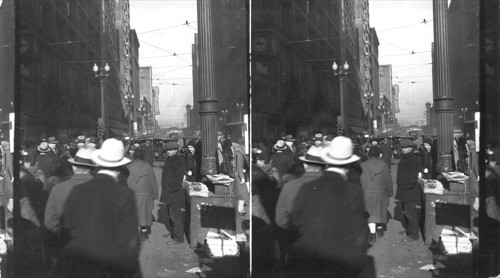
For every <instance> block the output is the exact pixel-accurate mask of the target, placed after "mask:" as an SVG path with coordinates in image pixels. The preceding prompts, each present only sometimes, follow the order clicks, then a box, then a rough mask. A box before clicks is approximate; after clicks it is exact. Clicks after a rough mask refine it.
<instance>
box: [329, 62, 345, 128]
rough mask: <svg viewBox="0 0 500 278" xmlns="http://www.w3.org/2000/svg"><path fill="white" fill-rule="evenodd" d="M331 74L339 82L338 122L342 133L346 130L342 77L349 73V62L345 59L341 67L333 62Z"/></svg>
mask: <svg viewBox="0 0 500 278" xmlns="http://www.w3.org/2000/svg"><path fill="white" fill-rule="evenodd" d="M332 69H333V75H334V76H335V77H337V78H338V79H339V82H340V124H341V125H342V126H343V128H344V133H346V132H347V130H348V129H349V128H348V122H347V119H348V115H347V113H348V110H347V105H346V104H345V101H346V99H347V98H346V97H345V95H344V84H343V83H344V82H343V81H344V77H345V76H347V75H348V74H349V64H348V63H347V61H346V62H345V63H344V65H343V66H342V67H339V66H338V65H337V63H336V62H333V65H332Z"/></svg>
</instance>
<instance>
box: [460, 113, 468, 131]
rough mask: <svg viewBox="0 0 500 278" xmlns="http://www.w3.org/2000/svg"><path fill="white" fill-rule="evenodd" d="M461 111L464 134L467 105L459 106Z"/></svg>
mask: <svg viewBox="0 0 500 278" xmlns="http://www.w3.org/2000/svg"><path fill="white" fill-rule="evenodd" d="M460 111H462V133H463V134H465V115H466V113H467V107H462V108H460Z"/></svg>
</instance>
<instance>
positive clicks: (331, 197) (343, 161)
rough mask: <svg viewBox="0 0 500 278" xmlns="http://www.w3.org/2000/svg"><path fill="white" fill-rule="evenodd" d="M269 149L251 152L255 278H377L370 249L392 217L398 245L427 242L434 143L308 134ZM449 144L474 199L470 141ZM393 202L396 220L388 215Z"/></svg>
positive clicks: (494, 169)
mask: <svg viewBox="0 0 500 278" xmlns="http://www.w3.org/2000/svg"><path fill="white" fill-rule="evenodd" d="M271 141H273V142H275V143H274V144H272V145H271V144H266V143H265V140H259V139H258V140H256V141H255V142H254V143H253V148H252V153H253V156H254V159H253V161H254V165H253V170H252V175H253V179H252V186H253V187H252V190H253V191H252V194H253V197H252V198H253V200H256V202H254V207H255V208H254V213H253V216H252V217H253V219H254V222H253V223H254V226H253V230H252V232H253V236H254V241H253V248H254V253H253V254H254V257H253V261H254V264H253V265H254V268H253V273H255V274H257V276H256V277H276V276H281V277H375V270H374V267H373V260H372V258H370V257H369V256H367V250H368V249H369V248H370V247H371V246H374V245H375V244H376V240H377V238H381V237H384V236H385V231H386V230H387V223H388V221H389V219H390V217H392V218H394V219H395V220H398V221H400V222H401V225H402V228H403V229H402V230H401V231H399V234H401V235H402V236H403V237H402V239H401V240H402V241H403V242H420V243H422V244H423V241H420V237H423V234H422V226H423V219H422V216H423V214H422V213H423V211H422V205H423V196H424V194H423V182H424V181H425V180H426V179H436V178H437V177H438V173H437V171H436V165H437V143H436V140H435V139H434V140H431V138H424V139H423V140H422V141H421V143H422V144H421V145H419V144H418V141H417V140H412V139H410V138H402V139H400V140H398V141H394V143H397V145H394V144H393V141H392V140H391V138H382V139H378V138H367V140H360V138H356V137H352V138H347V137H344V136H331V135H330V136H325V135H323V134H322V133H321V132H314V133H313V135H312V136H311V138H310V139H309V140H302V141H301V142H299V140H294V139H293V137H292V136H283V137H282V138H278V139H276V140H271ZM455 141H456V142H457V144H455V146H456V149H457V152H456V153H455V155H454V156H453V158H452V160H453V161H452V168H450V169H449V171H450V172H451V171H461V172H465V173H466V174H467V175H469V176H470V178H471V179H473V180H471V181H470V183H469V185H470V186H471V194H472V197H474V199H475V200H476V201H477V200H478V196H479V195H478V192H479V189H478V170H477V169H478V161H477V152H476V149H475V143H474V141H473V140H471V139H470V138H468V139H467V140H465V139H464V138H462V139H460V138H456V140H455ZM287 142H288V144H287ZM290 142H291V143H292V145H293V146H294V147H293V148H292V147H290ZM269 146H272V147H271V148H270V147H269ZM460 146H462V147H460ZM492 148H493V147H491V146H490V149H491V151H490V153H491V155H489V156H488V161H489V162H488V163H489V166H488V169H489V170H487V179H488V182H487V183H488V184H489V188H490V190H489V191H488V192H489V194H490V196H491V197H489V198H490V199H488V204H492V203H494V201H493V200H494V197H493V196H496V198H498V196H499V195H498V192H500V190H498V186H499V185H498V180H499V179H498V177H499V175H498V174H499V173H500V171H499V170H498V169H499V168H498V166H496V164H495V163H496V162H495V161H496V155H498V154H499V153H500V151H498V150H496V151H493V150H492ZM270 149H272V151H270ZM396 154H397V155H398V156H397V160H398V166H397V172H396V173H393V174H395V177H396V179H395V180H394V181H393V178H391V164H392V162H393V161H394V159H395V158H396ZM490 181H491V182H490ZM493 188H495V189H493ZM394 193H395V194H394ZM392 197H394V198H395V203H396V208H395V210H394V213H395V214H394V215H391V212H389V210H388V209H389V203H390V198H392ZM495 200H498V199H495ZM496 204H498V203H496ZM493 208H496V210H495V209H493ZM398 209H399V210H400V211H399V212H400V214H399V215H396V213H397V210H398ZM474 210H476V212H477V210H478V206H477V205H474ZM498 211H499V210H498V205H488V213H489V215H491V216H490V217H491V218H492V219H495V217H496V218H497V219H498V218H500V217H499V216H498V215H500V214H499V213H498ZM347 216H348V217H347ZM497 224H498V221H492V223H491V225H492V227H497V226H494V225H497ZM494 229H498V228H494ZM499 246H500V245H499ZM431 247H432V246H431ZM497 252H498V251H497ZM497 257H498V256H497ZM308 275H309V276H308Z"/></svg>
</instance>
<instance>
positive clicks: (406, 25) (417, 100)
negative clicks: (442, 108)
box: [369, 0, 434, 124]
mask: <svg viewBox="0 0 500 278" xmlns="http://www.w3.org/2000/svg"><path fill="white" fill-rule="evenodd" d="M369 6H370V27H372V28H375V30H376V31H377V36H378V39H379V42H380V45H379V64H380V65H388V64H390V65H392V80H393V84H399V108H400V111H401V113H397V114H396V117H397V118H398V120H399V122H400V123H402V124H408V123H409V122H411V123H412V124H413V123H417V121H418V120H419V119H423V118H425V103H426V102H430V103H431V104H432V103H433V95H432V64H431V63H432V57H431V44H432V42H433V41H434V32H433V14H432V0H407V1H404V0H397V1H396V0H369ZM424 20H425V21H424ZM412 52H414V53H415V54H411V53H412Z"/></svg>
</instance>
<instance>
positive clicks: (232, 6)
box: [187, 0, 249, 140]
mask: <svg viewBox="0 0 500 278" xmlns="http://www.w3.org/2000/svg"><path fill="white" fill-rule="evenodd" d="M246 3H247V1H244V0H233V1H212V3H211V20H212V29H211V32H212V36H213V38H214V39H213V41H212V43H213V45H212V46H211V47H212V49H213V52H212V55H213V66H214V75H215V78H214V79H215V80H214V81H215V93H216V98H217V104H216V106H217V109H216V110H217V113H218V119H219V123H218V125H219V130H220V131H223V132H224V133H226V135H229V136H230V137H231V139H233V140H236V139H237V138H241V137H242V130H243V129H244V128H245V127H244V125H243V115H244V114H247V111H248V109H249V102H248V92H249V87H248V74H249V73H248V44H247V34H248V14H247V13H248V9H247V8H246ZM215 38H216V39H215ZM199 41H200V40H199V39H198V38H197V37H195V40H194V44H193V55H192V59H193V109H191V110H190V111H189V113H190V121H189V122H188V123H187V126H188V127H189V131H190V132H195V133H197V132H198V131H199V130H200V129H201V124H200V123H201V121H200V114H199V113H200V104H199V101H200V100H201V88H200V86H199V84H200V78H201V77H200V68H199V64H200V63H199V55H198V50H199V47H200V45H199V43H198V42H199ZM241 104H243V107H242V108H241V110H240V109H238V107H241V106H240V105H241ZM222 111H224V112H225V111H227V113H226V114H225V115H224V114H223V113H222ZM240 115H241V116H240ZM224 119H225V121H224Z"/></svg>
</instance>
